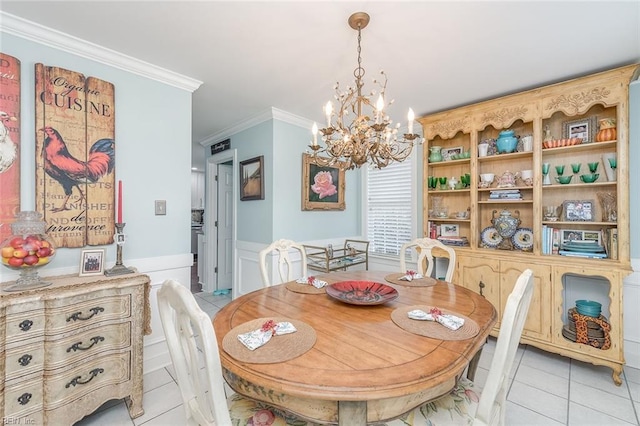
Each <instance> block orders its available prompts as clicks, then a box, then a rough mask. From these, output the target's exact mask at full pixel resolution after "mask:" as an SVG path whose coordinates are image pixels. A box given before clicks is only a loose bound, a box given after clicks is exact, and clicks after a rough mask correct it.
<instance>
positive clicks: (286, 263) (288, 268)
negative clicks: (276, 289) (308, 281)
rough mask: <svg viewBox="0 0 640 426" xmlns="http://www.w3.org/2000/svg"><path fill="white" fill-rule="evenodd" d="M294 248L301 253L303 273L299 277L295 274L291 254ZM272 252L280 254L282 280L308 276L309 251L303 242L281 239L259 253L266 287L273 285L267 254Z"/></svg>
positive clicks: (279, 270)
mask: <svg viewBox="0 0 640 426" xmlns="http://www.w3.org/2000/svg"><path fill="white" fill-rule="evenodd" d="M292 250H297V251H298V252H299V253H300V261H301V273H300V276H299V277H294V276H293V269H294V268H293V262H292V260H291V256H290V252H291V251H292ZM272 252H277V255H278V273H279V274H280V282H287V281H291V280H293V279H295V278H300V277H303V276H307V253H306V252H305V250H304V247H303V246H302V244H298V243H296V242H295V241H291V240H285V239H280V240H277V241H274V242H273V243H271V244H269V246H268V247H266V248H265V249H263V250H261V251H260V253H259V255H258V257H259V263H260V275H261V277H262V283H263V284H264V286H265V287H270V286H271V285H273V283H272V282H271V280H270V279H269V268H268V266H267V255H268V254H270V253H272Z"/></svg>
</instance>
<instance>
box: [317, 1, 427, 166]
mask: <svg viewBox="0 0 640 426" xmlns="http://www.w3.org/2000/svg"><path fill="white" fill-rule="evenodd" d="M368 23H369V15H368V14H367V13H365V12H357V13H354V14H353V15H351V16H350V17H349V26H350V27H351V28H353V29H354V30H357V31H358V66H357V67H356V68H355V70H354V71H353V75H354V76H355V78H356V80H355V86H353V87H352V86H348V87H347V88H346V90H344V91H342V92H341V91H340V84H339V83H336V85H335V86H334V89H335V91H336V94H335V95H334V98H335V100H336V101H337V103H338V109H337V110H336V111H334V109H333V104H332V102H331V101H329V102H327V104H326V105H325V106H324V113H325V116H326V118H327V127H325V128H322V129H318V126H317V124H316V123H313V128H312V130H311V132H312V134H313V140H312V142H311V145H309V147H310V148H311V149H312V150H313V153H312V155H313V157H314V159H315V160H316V163H317V164H320V165H324V166H333V165H335V164H337V162H339V161H343V162H345V163H346V168H347V169H348V170H352V169H354V168H359V167H360V166H362V165H363V164H365V163H370V164H371V165H372V166H373V167H375V168H379V169H381V168H383V167H386V166H388V165H389V164H391V163H392V162H394V161H397V162H401V161H404V160H405V159H406V158H407V157H408V156H409V155H410V154H411V150H412V148H413V144H414V142H422V139H421V138H420V139H418V138H419V136H418V135H417V134H415V133H413V120H414V119H415V116H414V113H413V110H412V109H411V108H409V114H408V116H407V119H408V127H407V130H408V131H407V133H405V134H404V135H402V137H401V138H398V130H399V128H400V123H397V124H396V126H395V127H394V126H392V124H393V121H392V120H391V119H390V118H389V116H388V115H386V113H385V89H386V87H387V75H386V74H385V72H384V70H382V71H380V75H381V77H380V78H381V79H380V80H376V79H374V80H373V83H374V84H377V85H378V86H379V87H380V93H379V95H378V99H377V101H376V104H375V105H374V104H373V103H372V100H371V98H372V97H373V96H375V95H376V91H375V90H372V91H371V92H370V93H369V94H368V95H363V94H362V92H363V86H364V82H363V81H362V78H363V77H364V74H365V70H364V68H363V67H362V58H361V56H360V52H361V48H360V42H361V31H362V30H363V29H364V28H365V27H366V26H367V24H368ZM391 104H393V100H391V101H390V102H388V104H386V106H389V105H391ZM365 109H366V112H365ZM352 114H355V118H354V119H353V121H352V122H351V123H349V118H350V115H352ZM332 119H335V121H334V122H333V123H332ZM318 130H319V131H320V133H321V134H322V141H323V142H324V143H325V146H324V147H321V146H320V145H319V144H318ZM416 139H417V140H416Z"/></svg>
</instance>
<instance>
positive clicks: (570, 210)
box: [562, 200, 594, 222]
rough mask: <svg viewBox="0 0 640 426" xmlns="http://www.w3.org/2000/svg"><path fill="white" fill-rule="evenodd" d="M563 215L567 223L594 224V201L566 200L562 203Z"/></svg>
mask: <svg viewBox="0 0 640 426" xmlns="http://www.w3.org/2000/svg"><path fill="white" fill-rule="evenodd" d="M562 214H563V215H564V220H565V221H569V222H572V221H575V222H592V221H593V220H594V211H593V200H566V201H564V202H563V203H562Z"/></svg>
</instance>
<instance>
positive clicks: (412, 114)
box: [407, 108, 416, 135]
mask: <svg viewBox="0 0 640 426" xmlns="http://www.w3.org/2000/svg"><path fill="white" fill-rule="evenodd" d="M415 118H416V115H415V114H414V113H413V110H412V109H411V108H409V113H408V114H407V120H409V124H408V126H407V129H408V130H409V131H408V133H409V134H410V135H411V134H413V120H415Z"/></svg>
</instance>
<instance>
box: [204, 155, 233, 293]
mask: <svg viewBox="0 0 640 426" xmlns="http://www.w3.org/2000/svg"><path fill="white" fill-rule="evenodd" d="M237 155H238V154H237V150H235V149H230V150H228V151H223V152H221V153H219V154H215V155H212V156H211V157H208V158H207V164H206V177H207V180H206V182H205V188H206V191H207V195H206V209H205V216H204V226H203V229H204V236H205V256H204V259H205V265H204V275H205V280H204V284H203V285H202V290H203V291H204V292H207V293H213V292H214V291H215V290H217V288H216V274H215V270H214V265H215V264H216V255H217V251H216V250H217V241H216V229H215V226H214V223H215V221H216V220H217V213H216V212H217V209H218V206H217V196H218V186H217V185H215V184H214V183H215V178H216V173H217V171H218V164H221V163H226V162H227V161H231V162H232V163H233V164H232V167H233V171H232V173H233V176H234V177H236V176H238V173H239V172H238V161H237ZM238 191H239V189H238V179H233V194H234V196H233V197H232V200H233V201H232V203H233V207H232V211H233V213H232V215H233V225H232V238H231V239H232V242H231V244H232V247H231V252H232V253H233V260H232V262H233V263H232V264H233V270H234V273H233V277H232V288H236V275H237V274H236V273H235V271H236V265H237V263H236V260H237V259H236V257H237V254H236V241H237V239H238V234H237V229H238V228H237V220H236V218H237V208H238V201H237V200H238V197H237V194H238V193H239V192H238Z"/></svg>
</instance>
